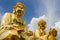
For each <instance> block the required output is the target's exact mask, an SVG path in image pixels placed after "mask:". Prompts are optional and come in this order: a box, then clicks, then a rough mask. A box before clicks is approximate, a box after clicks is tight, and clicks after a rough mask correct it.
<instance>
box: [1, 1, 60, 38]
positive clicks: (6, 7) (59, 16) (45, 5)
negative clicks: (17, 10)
mask: <svg viewBox="0 0 60 40" xmlns="http://www.w3.org/2000/svg"><path fill="white" fill-rule="evenodd" d="M17 2H23V3H24V4H25V6H26V12H25V15H24V16H23V19H24V20H25V21H26V23H27V24H30V22H31V20H32V18H33V17H35V18H39V17H41V16H43V15H45V16H46V18H47V23H48V25H50V26H52V25H54V23H55V22H58V21H60V0H0V18H1V17H2V16H3V15H4V13H5V12H12V11H13V6H14V4H16V3H17ZM59 28H60V27H59ZM59 32H60V31H59ZM59 38H60V37H59Z"/></svg>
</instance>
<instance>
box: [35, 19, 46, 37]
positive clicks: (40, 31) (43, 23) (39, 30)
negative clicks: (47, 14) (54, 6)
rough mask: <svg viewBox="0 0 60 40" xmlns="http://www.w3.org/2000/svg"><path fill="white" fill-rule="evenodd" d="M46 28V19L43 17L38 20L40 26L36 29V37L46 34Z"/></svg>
mask: <svg viewBox="0 0 60 40" xmlns="http://www.w3.org/2000/svg"><path fill="white" fill-rule="evenodd" d="M45 28H46V21H45V20H43V19H41V20H39V21H38V28H37V29H36V30H35V32H34V34H35V38H40V37H41V36H44V35H45V34H46V33H45V31H44V29H45Z"/></svg>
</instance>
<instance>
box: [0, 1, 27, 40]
mask: <svg viewBox="0 0 60 40" xmlns="http://www.w3.org/2000/svg"><path fill="white" fill-rule="evenodd" d="M24 12H25V5H24V4H23V3H22V2H18V3H16V4H15V5H14V8H13V12H12V13H11V12H7V13H5V15H4V16H3V18H2V20H1V27H0V40H16V39H17V38H18V39H17V40H20V35H21V32H25V31H27V28H26V23H25V21H24V20H23V19H22V16H23V15H24ZM13 36H16V37H17V38H16V39H11V38H15V37H13Z"/></svg>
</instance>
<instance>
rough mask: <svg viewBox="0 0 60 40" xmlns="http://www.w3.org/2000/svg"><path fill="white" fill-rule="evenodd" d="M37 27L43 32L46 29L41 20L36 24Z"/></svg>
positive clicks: (44, 23)
mask: <svg viewBox="0 0 60 40" xmlns="http://www.w3.org/2000/svg"><path fill="white" fill-rule="evenodd" d="M38 26H39V28H40V29H42V30H44V29H45V28H46V22H45V21H44V20H43V19H41V20H40V21H39V22H38Z"/></svg>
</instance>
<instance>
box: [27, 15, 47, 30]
mask: <svg viewBox="0 0 60 40" xmlns="http://www.w3.org/2000/svg"><path fill="white" fill-rule="evenodd" d="M40 19H44V20H46V18H45V15H43V16H41V17H39V18H35V17H34V18H32V20H31V22H30V24H28V27H29V28H28V29H29V30H31V31H34V30H35V29H36V28H37V27H38V25H37V22H38V21H39V20H40Z"/></svg>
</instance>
